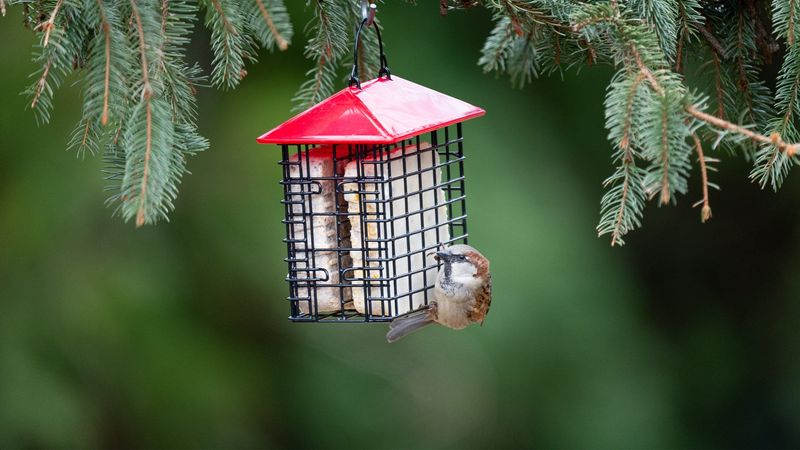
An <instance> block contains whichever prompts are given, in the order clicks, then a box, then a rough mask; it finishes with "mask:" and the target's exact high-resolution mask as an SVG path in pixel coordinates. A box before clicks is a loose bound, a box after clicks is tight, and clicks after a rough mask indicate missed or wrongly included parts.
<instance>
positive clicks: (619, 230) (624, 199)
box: [611, 156, 633, 247]
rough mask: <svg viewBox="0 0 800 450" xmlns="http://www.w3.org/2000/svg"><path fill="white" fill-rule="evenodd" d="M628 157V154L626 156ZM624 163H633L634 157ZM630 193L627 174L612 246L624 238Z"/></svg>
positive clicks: (623, 184)
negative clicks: (623, 229)
mask: <svg viewBox="0 0 800 450" xmlns="http://www.w3.org/2000/svg"><path fill="white" fill-rule="evenodd" d="M625 158H627V156H626V157H625ZM623 164H626V165H631V164H633V157H632V156H631V160H630V161H623ZM629 194H630V177H629V176H628V175H627V172H626V175H625V178H624V179H623V180H622V196H621V197H622V198H621V200H620V202H619V211H617V219H616V220H615V221H614V230H613V232H612V233H611V246H612V247H613V246H615V245H616V244H617V241H619V240H620V239H621V238H622V235H623V231H622V220H623V219H624V218H625V205H626V204H627V202H628V195H629Z"/></svg>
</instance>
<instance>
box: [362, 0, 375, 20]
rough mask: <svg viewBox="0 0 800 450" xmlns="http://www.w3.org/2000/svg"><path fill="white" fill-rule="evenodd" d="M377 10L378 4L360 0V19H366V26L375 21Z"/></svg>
mask: <svg viewBox="0 0 800 450" xmlns="http://www.w3.org/2000/svg"><path fill="white" fill-rule="evenodd" d="M377 11H378V5H376V4H375V3H370V2H369V1H368V0H361V20H362V21H364V20H366V21H367V22H366V24H365V25H366V26H370V25H372V22H374V21H375V13H376V12H377Z"/></svg>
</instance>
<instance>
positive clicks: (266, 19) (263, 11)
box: [255, 0, 289, 51]
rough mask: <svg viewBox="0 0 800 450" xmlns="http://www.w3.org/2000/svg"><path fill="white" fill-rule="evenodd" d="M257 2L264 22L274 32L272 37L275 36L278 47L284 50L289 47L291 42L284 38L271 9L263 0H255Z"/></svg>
mask: <svg viewBox="0 0 800 450" xmlns="http://www.w3.org/2000/svg"><path fill="white" fill-rule="evenodd" d="M255 2H256V4H257V5H258V10H259V11H261V16H262V17H263V18H264V22H266V24H267V27H269V31H270V32H271V33H272V37H273V38H275V43H276V44H277V45H278V49H280V50H282V51H283V50H286V49H287V48H289V43H288V42H286V39H284V38H283V36H281V34H280V32H278V28H276V27H275V23H274V22H273V21H272V17H270V15H269V11H267V8H266V7H265V6H264V3H263V2H262V1H261V0H255Z"/></svg>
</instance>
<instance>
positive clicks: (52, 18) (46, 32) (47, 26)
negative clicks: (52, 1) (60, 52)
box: [3, 0, 64, 47]
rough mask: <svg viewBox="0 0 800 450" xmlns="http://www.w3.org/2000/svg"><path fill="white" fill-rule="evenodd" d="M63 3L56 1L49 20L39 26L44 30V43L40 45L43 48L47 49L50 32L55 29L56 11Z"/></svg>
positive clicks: (61, 0)
mask: <svg viewBox="0 0 800 450" xmlns="http://www.w3.org/2000/svg"><path fill="white" fill-rule="evenodd" d="M63 1H64V0H58V1H57V2H56V6H54V7H53V12H52V13H51V14H50V18H49V19H47V22H44V23H43V24H41V25H40V27H41V28H42V30H44V43H43V44H42V46H43V47H47V44H48V43H49V42H50V32H51V31H53V28H55V27H56V15H58V9H59V8H61V3H63ZM4 9H5V8H4ZM3 15H5V14H3Z"/></svg>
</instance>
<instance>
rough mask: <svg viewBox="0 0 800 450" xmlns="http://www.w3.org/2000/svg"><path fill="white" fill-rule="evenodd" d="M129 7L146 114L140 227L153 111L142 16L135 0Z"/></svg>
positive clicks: (145, 194) (144, 198)
mask: <svg viewBox="0 0 800 450" xmlns="http://www.w3.org/2000/svg"><path fill="white" fill-rule="evenodd" d="M130 2H131V9H132V11H133V16H134V19H135V20H136V29H137V31H138V33H139V48H140V54H141V59H142V79H143V87H142V98H143V100H144V101H145V111H146V115H147V121H146V122H147V125H146V139H145V152H144V169H143V173H142V185H141V189H140V192H139V209H138V210H137V211H136V226H137V227H141V226H142V225H144V222H145V211H144V209H145V200H146V199H147V178H148V177H149V175H150V155H151V153H152V146H153V111H152V109H151V104H150V97H151V94H152V93H151V91H150V81H149V78H148V74H147V54H146V52H145V46H146V43H145V40H144V29H143V28H142V18H141V16H140V15H139V9H138V8H137V7H136V0H130Z"/></svg>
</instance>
